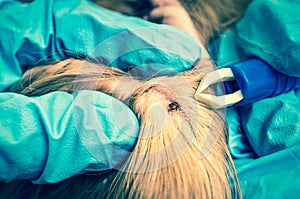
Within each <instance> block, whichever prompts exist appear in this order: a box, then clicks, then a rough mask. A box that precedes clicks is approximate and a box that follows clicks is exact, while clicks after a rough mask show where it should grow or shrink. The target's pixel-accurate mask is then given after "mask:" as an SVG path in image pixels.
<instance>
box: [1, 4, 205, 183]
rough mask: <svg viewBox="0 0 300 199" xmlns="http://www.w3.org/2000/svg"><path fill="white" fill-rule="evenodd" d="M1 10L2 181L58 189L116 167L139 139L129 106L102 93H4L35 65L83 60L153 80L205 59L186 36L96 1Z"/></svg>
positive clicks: (14, 6) (15, 5)
mask: <svg viewBox="0 0 300 199" xmlns="http://www.w3.org/2000/svg"><path fill="white" fill-rule="evenodd" d="M0 10H1V15H0V21H1V23H0V33H1V35H2V36H1V38H0V52H1V53H0V65H1V69H0V91H1V92H2V93H0V180H1V181H6V182H8V181H11V180H14V179H29V180H31V181H33V182H34V183H53V182H58V181H61V180H64V179H66V178H68V177H71V176H73V175H76V174H78V173H85V172H87V171H101V170H107V169H110V168H112V167H114V166H116V165H117V164H119V163H121V162H122V160H124V159H125V158H126V157H127V156H128V152H129V151H130V150H131V149H132V147H133V146H134V143H135V140H136V136H137V133H138V121H137V119H136V118H135V116H134V115H133V113H132V112H131V111H130V110H129V108H128V107H126V106H125V105H124V104H122V103H121V102H119V101H118V100H115V99H113V98H112V97H110V96H107V95H105V94H102V93H99V92H93V91H80V92H78V93H75V94H73V95H72V94H68V93H63V92H54V93H51V94H48V95H44V96H40V97H26V96H22V95H19V94H13V93H7V92H5V91H7V90H8V88H9V87H10V86H11V85H12V84H14V83H16V82H17V81H18V80H19V79H20V77H21V76H22V73H23V72H24V71H25V70H26V69H27V68H28V67H29V66H31V65H33V64H35V63H37V62H39V61H41V60H43V61H45V62H49V61H51V60H56V59H65V58H67V57H81V58H82V57H83V58H87V59H93V60H97V61H99V62H102V63H104V64H107V65H112V66H115V67H119V68H120V69H122V70H125V71H128V70H130V72H131V73H133V74H134V75H142V76H146V77H149V76H153V75H158V74H170V73H172V72H178V71H184V70H186V69H189V68H191V67H192V65H193V64H194V63H195V62H197V61H198V60H199V59H200V57H201V49H200V47H199V46H198V44H197V43H196V41H195V40H194V39H193V38H191V37H190V36H189V35H187V34H185V33H184V32H182V31H180V30H177V29H176V28H172V27H169V26H164V25H157V24H153V23H150V22H147V21H144V20H142V19H138V18H134V17H127V16H124V15H121V14H119V13H116V12H112V11H109V10H106V9H103V8H100V7H98V6H97V5H95V4H93V3H92V2H89V1H80V0H66V1H55V0H49V1H44V0H35V1H34V2H29V3H26V2H19V1H13V0H2V1H0ZM174 41H176V42H174ZM129 66H130V67H129ZM134 66H138V67H134Z"/></svg>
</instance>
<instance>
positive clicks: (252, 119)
mask: <svg viewBox="0 0 300 199" xmlns="http://www.w3.org/2000/svg"><path fill="white" fill-rule="evenodd" d="M299 9H300V4H299V1H292V0H254V1H253V2H252V3H251V4H250V7H249V8H248V10H247V12H246V13H245V16H244V18H243V19H242V20H241V21H239V22H238V24H237V26H236V27H235V28H233V29H232V30H231V31H230V32H226V33H225V34H223V35H222V36H221V37H220V38H219V39H218V40H217V41H215V42H214V43H212V48H211V53H212V54H213V57H214V58H215V59H216V61H217V62H218V64H219V65H220V66H221V67H222V66H226V65H231V64H233V63H237V62H240V61H243V60H245V59H249V58H251V57H253V56H255V57H259V58H260V59H263V60H265V61H266V62H268V63H269V64H270V65H271V66H272V67H274V69H276V70H279V71H280V72H282V73H285V74H288V75H292V76H299V75H300V67H299V66H300V51H299V49H300V37H299V33H300V29H299V28H300V26H299V19H300V16H299V14H298V11H299ZM258 75H259V74H258ZM299 93H300V90H299V89H298V90H294V91H291V92H289V93H286V94H283V95H280V96H277V97H273V98H269V99H264V100H261V101H258V102H255V103H253V104H248V105H246V106H242V107H231V108H229V110H227V112H226V113H227V115H226V119H227V121H228V122H229V149H230V152H231V153H232V155H233V157H234V158H235V160H234V162H235V165H236V169H237V173H238V177H239V182H240V184H241V188H242V193H243V198H251V199H252V198H295V196H296V195H299V194H300V188H299V183H300V181H299V179H300V178H299V170H300V164H299V162H300V161H299V160H300V157H299V154H300V142H299V129H300V127H299V123H300V106H299V101H300V95H299ZM233 108H234V109H233Z"/></svg>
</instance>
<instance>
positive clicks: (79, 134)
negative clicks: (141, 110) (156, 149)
mask: <svg viewBox="0 0 300 199" xmlns="http://www.w3.org/2000/svg"><path fill="white" fill-rule="evenodd" d="M16 102H17V103H18V104H16ZM112 105H113V106H114V108H112ZM0 113H1V122H0V132H1V136H0V180H1V181H6V182H9V181H11V180H14V179H29V180H31V181H33V182H34V183H38V184H41V183H54V182H58V181H61V180H64V179H66V178H68V177H70V176H73V175H76V174H79V173H85V172H89V171H103V170H108V169H111V168H113V167H116V166H117V165H118V164H120V162H122V161H123V160H124V159H125V158H126V157H127V156H128V155H129V153H130V151H131V149H132V147H133V144H134V143H135V140H136V137H137V136H138V121H137V119H136V117H135V115H134V114H133V113H132V112H131V111H130V110H129V109H128V107H127V106H126V105H124V104H123V103H121V102H120V101H118V100H116V99H114V98H112V97H110V96H108V95H106V94H103V93H100V92H92V91H81V92H79V93H75V94H73V95H71V94H68V93H64V92H54V93H50V94H47V95H44V96H41V97H32V98H29V97H26V96H23V95H18V94H14V93H0Z"/></svg>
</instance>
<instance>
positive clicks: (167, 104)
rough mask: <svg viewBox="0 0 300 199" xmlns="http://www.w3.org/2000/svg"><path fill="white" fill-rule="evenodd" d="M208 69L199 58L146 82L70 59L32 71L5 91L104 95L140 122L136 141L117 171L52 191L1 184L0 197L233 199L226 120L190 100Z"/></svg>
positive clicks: (235, 191)
mask: <svg viewBox="0 0 300 199" xmlns="http://www.w3.org/2000/svg"><path fill="white" fill-rule="evenodd" d="M211 67H212V65H211V62H210V61H207V62H206V61H205V60H202V62H200V65H199V66H197V67H195V68H194V69H193V70H191V71H188V72H184V73H179V74H177V75H174V76H162V77H156V78H153V79H150V80H147V81H139V80H136V79H135V78H133V77H131V76H130V75H128V74H127V73H125V72H123V71H120V70H118V69H114V68H108V67H105V66H102V65H97V64H93V63H89V62H87V61H82V60H75V59H67V60H64V61H61V62H58V63H55V64H53V65H48V66H41V67H34V68H32V69H31V70H29V71H28V72H26V73H25V74H24V76H23V78H22V79H21V81H20V82H19V83H18V84H16V85H15V86H14V87H13V88H12V89H11V91H14V92H18V93H21V94H24V95H28V96H37V95H42V94H45V93H48V92H51V91H57V90H62V91H66V92H76V91H77V90H82V89H90V90H98V91H102V92H105V93H107V94H110V95H113V96H115V97H117V98H119V99H120V100H122V101H123V102H124V103H127V104H128V105H129V106H130V107H131V108H132V110H133V111H134V112H135V114H136V115H137V117H138V119H139V121H140V132H139V137H138V139H137V143H136V145H135V147H134V149H133V151H132V153H131V155H130V156H129V157H128V159H127V160H126V162H125V163H124V164H123V165H122V166H121V167H119V168H115V169H114V170H112V171H109V172H107V173H104V174H103V173H99V174H93V175H92V174H91V175H81V176H75V177H73V178H71V179H68V180H65V181H63V182H60V183H57V184H55V185H33V184H31V183H29V182H24V181H19V182H18V181H17V182H13V183H11V184H3V185H2V190H1V192H0V196H1V198H2V197H5V196H9V198H22V197H24V196H26V198H66V197H71V198H149V199H150V198H218V199H219V198H220V199H221V198H239V197H240V189H239V185H238V180H237V176H236V173H235V169H234V165H233V162H232V159H231V156H230V154H229V151H228V149H227V141H226V126H225V122H224V118H223V116H222V114H221V113H220V112H217V111H216V110H213V109H211V108H210V107H208V106H207V105H204V104H202V103H201V102H198V101H196V100H195V99H194V98H193V94H194V93H195V89H196V86H197V85H198V83H199V81H201V78H202V76H203V75H204V74H205V73H206V72H208V71H209V70H211V69H212V68H211ZM12 187H14V189H15V190H17V191H15V190H13V189H12ZM9 189H10V190H11V192H10V191H9ZM3 190H5V191H3ZM46 193H47V194H46ZM5 194H6V195H5ZM8 194H9V195H8Z"/></svg>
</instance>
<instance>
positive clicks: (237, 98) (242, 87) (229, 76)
mask: <svg viewBox="0 0 300 199" xmlns="http://www.w3.org/2000/svg"><path fill="white" fill-rule="evenodd" d="M218 83H223V85H224V92H225V93H224V94H223V95H213V94H208V93H204V91H205V90H206V89H207V88H209V87H210V86H211V85H214V84H218ZM299 87H300V78H299V77H293V76H288V75H285V74H283V73H280V72H279V71H276V70H275V69H273V68H272V67H271V66H270V65H268V64H267V63H266V62H264V61H262V60H261V59H258V58H253V59H249V60H246V61H242V62H240V63H237V64H233V65H230V66H227V67H225V68H221V69H217V70H215V71H212V72H210V73H208V74H206V75H205V77H204V78H203V79H202V80H201V82H200V83H199V86H198V88H197V90H196V93H195V95H194V97H195V99H197V100H198V101H201V102H203V103H206V104H208V105H211V106H212V107H214V108H216V109H219V108H225V107H228V106H241V105H245V104H248V103H252V102H255V101H258V100H261V99H265V98H269V97H274V96H277V95H280V94H283V93H287V92H289V91H292V90H294V89H296V88H299Z"/></svg>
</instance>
